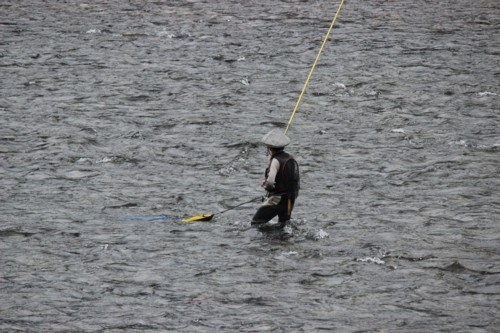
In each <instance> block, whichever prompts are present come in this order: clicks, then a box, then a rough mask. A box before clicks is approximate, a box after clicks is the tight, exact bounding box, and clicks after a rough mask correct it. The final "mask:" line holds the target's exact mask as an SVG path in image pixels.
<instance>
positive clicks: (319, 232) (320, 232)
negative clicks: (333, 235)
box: [315, 229, 330, 239]
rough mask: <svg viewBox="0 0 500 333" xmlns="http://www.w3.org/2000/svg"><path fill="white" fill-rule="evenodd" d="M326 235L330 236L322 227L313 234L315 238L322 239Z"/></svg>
mask: <svg viewBox="0 0 500 333" xmlns="http://www.w3.org/2000/svg"><path fill="white" fill-rule="evenodd" d="M327 237H330V234H329V233H327V232H326V231H324V230H323V229H319V231H318V232H317V233H316V235H315V238H316V239H323V238H327Z"/></svg>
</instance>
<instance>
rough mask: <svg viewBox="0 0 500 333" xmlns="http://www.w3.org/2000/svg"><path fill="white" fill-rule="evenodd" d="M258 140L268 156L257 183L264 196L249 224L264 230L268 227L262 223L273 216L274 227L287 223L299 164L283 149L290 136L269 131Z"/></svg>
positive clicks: (297, 182) (293, 201)
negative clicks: (262, 188) (261, 177)
mask: <svg viewBox="0 0 500 333" xmlns="http://www.w3.org/2000/svg"><path fill="white" fill-rule="evenodd" d="M262 142H263V143H264V144H265V145H266V146H267V154H270V155H271V159H270V161H269V166H268V168H267V169H266V172H265V179H264V180H263V181H262V182H261V186H262V187H264V188H265V189H266V191H267V195H266V197H265V198H264V202H263V203H262V206H260V207H259V209H258V210H257V212H256V213H255V215H254V217H253V219H252V225H253V226H256V227H258V228H259V229H262V230H265V229H267V227H269V226H267V225H266V223H267V222H269V221H270V220H271V219H272V218H274V217H275V216H276V215H277V216H278V224H277V226H276V227H278V228H283V227H285V226H286V225H288V224H289V223H290V217H291V215H292V210H293V205H294V204H295V199H296V198H297V197H298V195H299V188H300V177H299V165H298V164H297V161H295V159H294V158H293V156H292V155H290V154H288V153H286V152H285V151H284V147H285V146H286V145H288V144H289V143H290V139H289V138H288V137H287V136H286V135H285V134H284V133H283V132H282V131H281V130H279V129H274V130H272V131H270V132H269V133H267V134H266V135H264V137H263V138H262Z"/></svg>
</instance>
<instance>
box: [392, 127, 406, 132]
mask: <svg viewBox="0 0 500 333" xmlns="http://www.w3.org/2000/svg"><path fill="white" fill-rule="evenodd" d="M391 132H393V133H405V130H404V129H402V128H394V129H392V130H391Z"/></svg>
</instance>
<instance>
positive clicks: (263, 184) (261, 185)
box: [260, 179, 266, 187]
mask: <svg viewBox="0 0 500 333" xmlns="http://www.w3.org/2000/svg"><path fill="white" fill-rule="evenodd" d="M265 186H266V180H265V179H263V180H261V181H260V187H265Z"/></svg>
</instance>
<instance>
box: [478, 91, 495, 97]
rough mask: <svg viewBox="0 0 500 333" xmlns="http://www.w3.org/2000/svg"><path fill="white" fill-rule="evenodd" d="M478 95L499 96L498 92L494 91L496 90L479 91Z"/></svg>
mask: <svg viewBox="0 0 500 333" xmlns="http://www.w3.org/2000/svg"><path fill="white" fill-rule="evenodd" d="M477 95H478V96H479V97H484V96H498V94H497V93H494V92H491V91H481V92H478V93H477Z"/></svg>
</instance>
